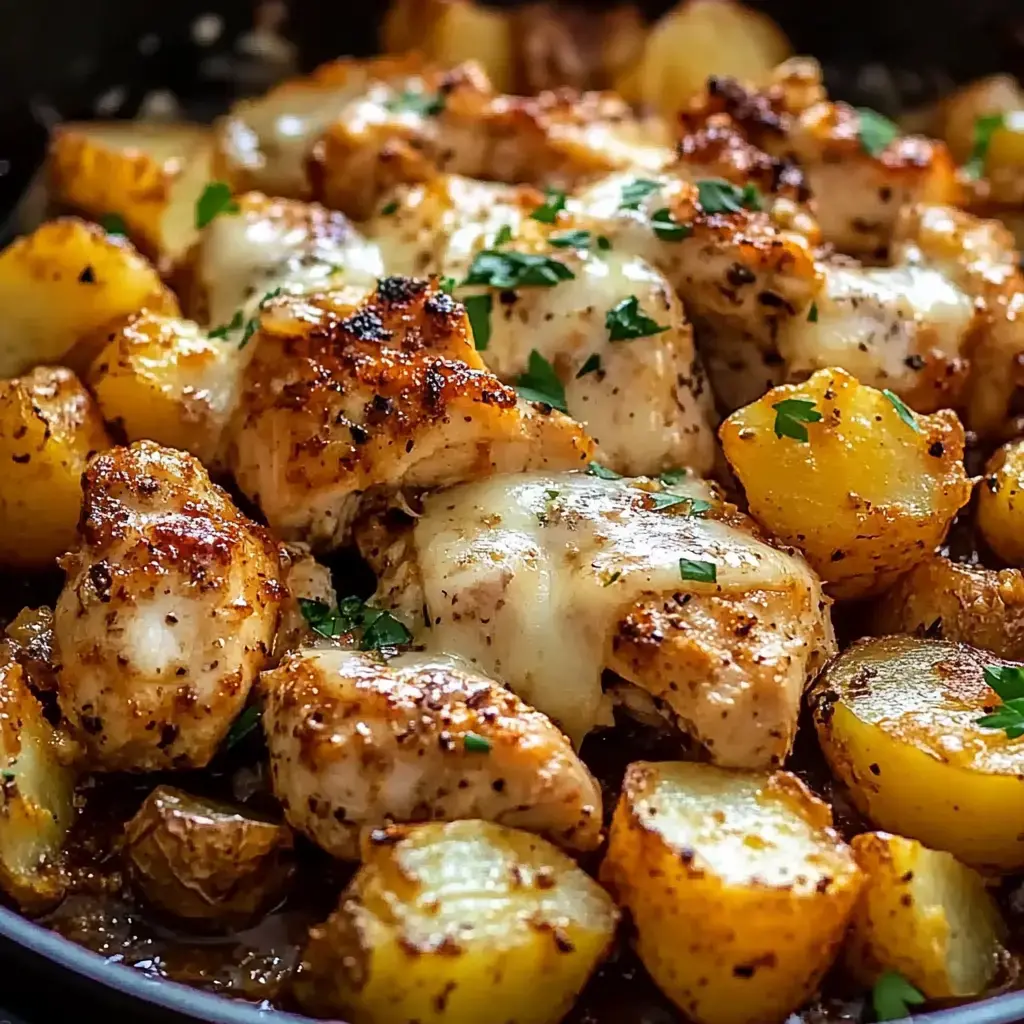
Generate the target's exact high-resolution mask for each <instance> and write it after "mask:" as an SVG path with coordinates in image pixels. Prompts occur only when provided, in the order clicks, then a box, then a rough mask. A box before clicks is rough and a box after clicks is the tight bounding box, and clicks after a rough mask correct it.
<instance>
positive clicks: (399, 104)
mask: <svg viewBox="0 0 1024 1024" xmlns="http://www.w3.org/2000/svg"><path fill="white" fill-rule="evenodd" d="M384 106H385V107H386V108H387V109H388V110H390V111H391V112H392V113H393V114H418V115H419V116H420V117H436V116H437V115H438V114H440V113H441V111H442V110H444V97H443V96H442V95H441V94H440V93H436V92H413V91H412V90H410V89H406V90H405V91H403V92H400V93H399V94H398V95H397V96H395V97H393V98H392V99H390V100H388V101H387V103H385V104H384Z"/></svg>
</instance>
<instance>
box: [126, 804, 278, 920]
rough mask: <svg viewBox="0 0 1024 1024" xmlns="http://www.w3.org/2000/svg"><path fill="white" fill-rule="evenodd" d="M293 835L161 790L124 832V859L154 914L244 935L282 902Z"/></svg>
mask: <svg viewBox="0 0 1024 1024" xmlns="http://www.w3.org/2000/svg"><path fill="white" fill-rule="evenodd" d="M291 853H292V834H291V832H290V831H289V829H288V828H287V826H285V825H279V824H276V823H274V822H271V821H263V820H261V819H258V818H253V817H250V816H248V815H246V814H243V813H242V812H241V811H238V810H236V809H235V808H233V807H229V806H227V805H225V804H219V803H217V802H215V801H212V800H206V799H203V798H201V797H196V796H192V795H190V794H189V793H186V792H184V791H183V790H180V789H175V788H173V787H171V786H157V788H156V789H154V790H153V792H152V793H150V794H149V796H148V797H146V800H145V802H144V803H143V804H142V807H141V808H139V811H138V813H137V814H136V815H135V817H134V818H132V819H131V821H129V822H128V824H127V825H126V826H125V856H126V858H127V861H128V867H129V870H130V872H131V876H132V879H133V881H134V882H135V884H136V886H137V887H138V888H139V890H140V891H141V892H142V894H143V895H144V896H145V897H146V899H147V900H148V901H149V903H151V904H152V905H153V906H154V907H156V908H157V909H159V910H162V911H163V912H165V913H167V914H171V915H173V916H174V917H178V918H181V919H183V920H186V921H188V922H190V923H191V924H194V925H207V926H212V927H232V926H233V927H239V926H243V925H245V924H248V923H250V922H252V921H253V920H254V919H255V918H257V917H259V916H260V914H261V913H263V912H264V911H265V910H267V909H269V908H270V907H271V906H273V904H274V903H276V902H277V901H278V900H280V899H281V897H282V895H283V894H284V892H285V890H286V888H287V885H288V882H289V881H290V879H291V876H292V872H293V869H294V864H293V861H292V856H291Z"/></svg>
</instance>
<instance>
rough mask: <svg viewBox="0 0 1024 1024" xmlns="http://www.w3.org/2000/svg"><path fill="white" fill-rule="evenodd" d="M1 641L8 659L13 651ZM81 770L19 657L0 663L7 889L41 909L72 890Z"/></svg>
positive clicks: (0, 652) (2, 878)
mask: <svg viewBox="0 0 1024 1024" xmlns="http://www.w3.org/2000/svg"><path fill="white" fill-rule="evenodd" d="M7 653H8V652H7V651H6V650H4V649H3V648H2V647H0V660H2V659H5V658H6V657H7ZM73 799H74V774H73V772H72V771H71V769H69V768H67V767H65V766H64V765H63V764H62V763H61V760H60V758H59V757H58V740H57V735H56V732H55V731H54V729H53V727H52V726H51V725H50V723H49V722H47V720H46V719H45V718H44V717H43V709H42V707H41V706H40V705H39V702H38V701H37V700H36V699H35V697H34V696H33V695H32V692H31V691H30V690H29V688H28V685H27V683H26V682H25V675H24V670H23V669H22V667H21V666H20V665H19V664H17V663H16V662H14V661H5V662H4V663H3V664H0V889H2V890H3V891H4V892H5V893H6V894H7V895H8V896H10V897H11V898H12V899H13V900H15V902H16V903H17V904H18V905H19V906H20V907H21V909H22V910H25V911H29V912H37V911H42V910H45V909H46V908H47V907H49V906H50V905H52V904H53V903H56V902H57V901H58V900H59V899H60V898H61V897H62V896H63V894H64V889H65V885H66V879H65V877H64V874H63V870H62V863H61V860H62V858H61V846H62V844H63V842H64V837H65V836H66V835H67V831H68V829H69V828H70V827H71V822H72V819H73V817H74V804H73Z"/></svg>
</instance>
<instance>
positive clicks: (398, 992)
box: [295, 821, 618, 1024]
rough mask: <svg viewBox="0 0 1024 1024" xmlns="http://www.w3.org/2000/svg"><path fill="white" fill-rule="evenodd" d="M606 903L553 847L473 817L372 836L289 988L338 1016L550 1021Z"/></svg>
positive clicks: (608, 927)
mask: <svg viewBox="0 0 1024 1024" xmlns="http://www.w3.org/2000/svg"><path fill="white" fill-rule="evenodd" d="M617 920H618V911H617V910H616V909H615V905H614V903H612V900H611V898H610V897H609V896H608V894H607V893H606V892H605V891H604V890H603V889H602V888H601V887H600V886H599V885H598V884H597V883H596V882H595V881H594V880H593V879H592V878H590V877H589V875H587V874H586V873H584V872H583V871H582V870H581V869H580V868H579V867H577V865H576V864H575V863H574V862H573V861H572V860H570V859H569V858H568V857H567V856H566V855H565V854H564V853H562V852H561V851H560V850H557V849H556V848H555V847H554V846H552V845H551V844H550V843H549V842H547V841H546V840H544V839H541V838H540V837H538V836H535V835H531V834H529V833H527V832H519V831H517V830H515V829H510V828H505V827H503V826H501V825H495V824H493V823H491V822H486V821H454V822H447V823H432V824H429V825H417V826H411V827H406V828H394V829H388V830H386V831H374V832H371V833H370V834H369V835H368V837H367V838H366V839H365V840H364V843H363V866H362V868H360V870H359V871H358V872H357V874H356V875H355V877H354V878H353V879H352V881H351V882H350V883H349V885H348V888H346V889H345V891H344V892H343V893H342V895H341V902H340V904H339V906H338V909H337V910H336V911H335V912H334V914H332V915H331V917H330V918H328V920H327V921H326V922H325V923H324V924H323V925H321V926H320V927H318V928H314V929H312V931H311V932H310V940H309V945H308V946H307V947H306V950H305V953H304V954H303V962H302V965H301V968H300V970H299V973H298V976H297V979H296V984H295V993H296V995H297V997H298V999H299V1002H300V1004H301V1005H302V1007H303V1008H304V1009H306V1010H307V1011H309V1012H311V1013H315V1014H318V1015H322V1016H332V1017H333V1016H337V1017H338V1018H339V1019H342V1020H347V1021H350V1022H351V1024H394V1022H396V1021H413V1020H415V1021H419V1022H420V1024H440V1022H442V1021H443V1022H444V1024H480V1022H481V1021H490V1020H497V1019H500V1020H503V1021H505V1020H507V1021H515V1022H516V1024H556V1022H557V1021H560V1020H561V1019H562V1017H563V1016H564V1015H565V1014H566V1012H567V1011H568V1010H569V1007H570V1006H571V1005H572V1003H573V1000H574V999H575V998H576V995H577V994H578V993H579V991H580V989H581V988H583V985H584V984H585V983H586V980H587V978H588V977H589V976H590V974H591V972H592V971H593V970H594V968H595V967H596V966H597V964H598V962H599V961H600V960H601V958H602V957H603V956H604V954H605V953H606V952H607V950H608V947H609V945H610V943H611V940H612V936H613V934H614V932H615V926H616V922H617Z"/></svg>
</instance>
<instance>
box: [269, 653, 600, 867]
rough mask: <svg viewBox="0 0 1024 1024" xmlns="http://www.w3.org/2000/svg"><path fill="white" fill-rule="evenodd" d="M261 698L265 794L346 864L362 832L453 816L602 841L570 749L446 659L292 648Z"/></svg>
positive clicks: (580, 841) (554, 732) (581, 768)
mask: <svg viewBox="0 0 1024 1024" xmlns="http://www.w3.org/2000/svg"><path fill="white" fill-rule="evenodd" d="M260 687H261V689H262V691H263V693H264V696H265V699H266V703H265V709H264V713H263V725H264V729H265V730H266V734H267V744H268V746H269V748H270V764H271V770H272V773H273V785H274V793H275V795H276V796H277V798H278V799H279V800H280V801H281V804H282V806H283V807H284V809H285V814H286V815H287V818H288V821H289V822H290V823H291V824H292V825H293V826H294V827H295V828H297V829H300V830H301V831H302V832H304V833H305V834H306V835H307V836H309V837H310V838H311V839H312V840H313V841H314V842H316V843H317V844H318V845H320V846H322V847H323V848H324V849H325V850H327V851H328V852H329V853H331V854H333V855H334V856H336V857H341V858H345V859H357V858H358V856H359V836H360V832H361V830H362V829H363V828H377V827H383V826H384V825H387V824H390V823H409V822H420V821H457V820H459V819H463V818H482V819H485V820H487V821H495V822H498V823H499V824H503V825H508V826H510V827H512V828H521V829H526V830H528V831H531V832H539V833H541V834H543V835H545V836H547V838H549V839H551V840H552V841H553V842H555V843H558V844H559V845H562V846H566V847H568V848H570V849H575V850H590V849H593V848H594V847H595V846H596V845H597V844H598V842H599V840H600V833H601V822H602V818H601V790H600V787H599V786H598V784H597V782H596V780H595V779H594V778H593V777H592V776H591V774H590V772H589V771H588V770H587V768H586V766H585V765H584V764H583V763H582V762H581V761H580V759H579V758H578V757H577V756H576V754H575V752H574V751H573V749H572V744H571V743H570V742H569V740H568V739H567V738H566V737H565V736H564V735H563V734H562V733H561V732H559V731H558V729H556V728H555V726H554V725H552V724H551V722H550V721H549V720H548V719H547V718H546V717H545V716H544V715H542V714H541V713H540V712H538V711H534V710H533V709H532V708H530V707H528V706H527V705H526V704H524V703H523V702H522V701H521V700H520V699H519V698H518V697H516V695H515V694H513V693H512V692H510V691H509V690H506V689H505V688H504V687H502V686H501V685H500V684H498V683H495V682H494V681H493V680H491V679H488V678H486V677H485V676H482V675H480V673H479V672H476V671H474V670H472V669H471V668H470V666H469V665H467V664H465V663H464V662H460V661H459V660H458V659H456V658H451V657H448V656H447V655H429V654H408V655H401V656H399V657H396V658H392V659H391V660H390V661H385V660H384V659H383V658H382V657H381V656H380V655H378V654H375V653H362V652H359V651H345V650H337V649H336V650H318V651H312V650H304V651H298V652H296V653H295V654H293V655H291V656H289V657H288V658H287V659H285V661H284V663H283V664H282V665H281V666H280V667H279V668H277V669H275V670H273V671H272V672H265V673H264V674H263V676H262V678H261V681H260Z"/></svg>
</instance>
